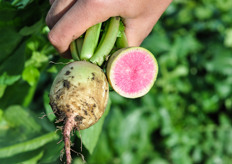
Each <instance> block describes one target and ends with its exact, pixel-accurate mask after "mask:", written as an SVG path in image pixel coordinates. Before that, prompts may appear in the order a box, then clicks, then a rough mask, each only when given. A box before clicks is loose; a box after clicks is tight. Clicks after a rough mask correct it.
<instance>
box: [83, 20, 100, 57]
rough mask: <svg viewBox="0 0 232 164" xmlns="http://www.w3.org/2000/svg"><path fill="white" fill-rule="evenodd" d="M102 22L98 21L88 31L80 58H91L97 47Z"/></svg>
mask: <svg viewBox="0 0 232 164" xmlns="http://www.w3.org/2000/svg"><path fill="white" fill-rule="evenodd" d="M101 25H102V23H98V24H96V25H94V26H92V27H90V28H89V29H88V30H87V31H86V33H85V38H84V42H83V45H82V48H81V53H80V58H81V60H89V59H90V58H91V57H92V56H93V54H94V51H95V49H96V47H97V44H98V40H99V36H100V31H101Z"/></svg>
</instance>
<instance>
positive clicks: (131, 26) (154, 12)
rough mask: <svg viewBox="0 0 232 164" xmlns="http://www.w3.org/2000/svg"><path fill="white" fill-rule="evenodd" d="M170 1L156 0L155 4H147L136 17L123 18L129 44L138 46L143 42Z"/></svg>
mask: <svg viewBox="0 0 232 164" xmlns="http://www.w3.org/2000/svg"><path fill="white" fill-rule="evenodd" d="M171 1H172V0H165V1H162V0H157V1H156V3H155V6H148V8H147V10H146V12H144V14H141V15H140V16H138V17H137V18H132V19H125V21H124V23H125V33H126V36H127V39H128V45H129V46H139V45H140V44H141V43H142V42H143V40H144V39H145V38H146V37H147V36H148V35H149V33H150V32H151V31H152V28H153V27H154V25H155V24H156V23H157V21H158V20H159V18H160V17H161V15H162V13H163V12H164V11H165V10H166V8H167V7H168V5H169V4H170V3H171Z"/></svg>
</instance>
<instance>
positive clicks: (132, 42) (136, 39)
mask: <svg viewBox="0 0 232 164" xmlns="http://www.w3.org/2000/svg"><path fill="white" fill-rule="evenodd" d="M124 23H125V34H126V36H127V40H128V46H130V47H131V46H140V44H141V43H142V42H143V40H144V39H145V38H146V37H147V36H148V34H149V33H150V32H151V30H152V28H153V26H154V23H151V22H150V20H149V21H146V19H144V18H136V19H126V20H125V22H124Z"/></svg>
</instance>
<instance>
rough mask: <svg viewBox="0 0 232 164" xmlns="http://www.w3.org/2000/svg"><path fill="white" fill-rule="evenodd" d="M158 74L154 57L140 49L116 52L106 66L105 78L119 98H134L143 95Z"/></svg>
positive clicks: (132, 48)
mask: <svg viewBox="0 0 232 164" xmlns="http://www.w3.org/2000/svg"><path fill="white" fill-rule="evenodd" d="M157 73H158V65H157V62H156V59H155V58H154V56H153V55H152V54H151V53H150V52H149V51H148V50H146V49H144V48H141V47H130V48H125V49H122V50H119V51H116V52H115V53H114V54H113V55H112V57H111V58H110V60H109V62H108V65H107V76H108V79H109V82H110V84H111V86H112V87H113V89H114V90H115V91H116V92H117V93H118V94H120V95H121V96H124V97H128V98H136V97H141V96H143V95H145V94H146V93H147V92H148V91H149V90H150V89H151V87H152V85H153V84H154V82H155V80H156V76H157Z"/></svg>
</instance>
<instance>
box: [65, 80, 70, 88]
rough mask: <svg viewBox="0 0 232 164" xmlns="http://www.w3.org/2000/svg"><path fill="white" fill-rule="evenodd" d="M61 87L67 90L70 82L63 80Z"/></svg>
mask: <svg viewBox="0 0 232 164" xmlns="http://www.w3.org/2000/svg"><path fill="white" fill-rule="evenodd" d="M63 86H64V87H65V88H67V89H69V88H70V82H69V81H68V80H64V81H63Z"/></svg>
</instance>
